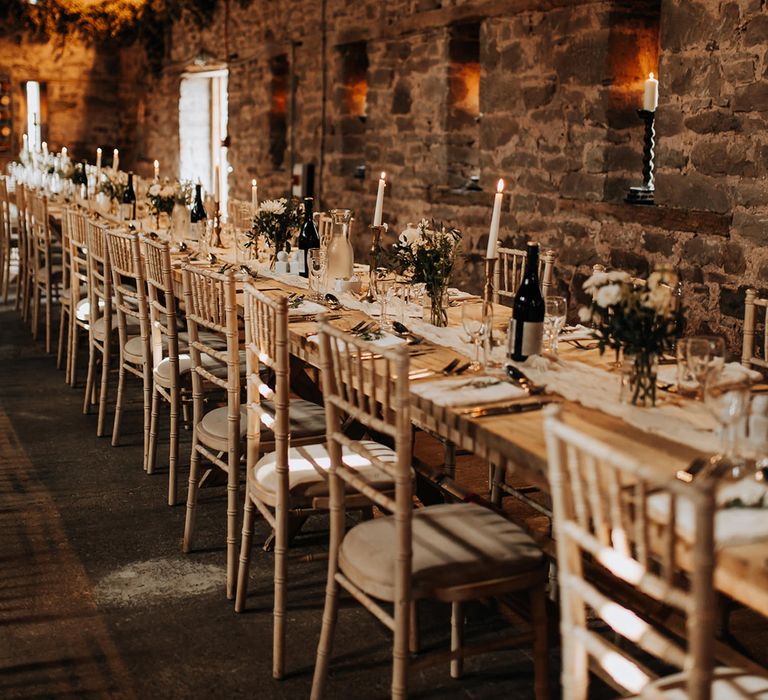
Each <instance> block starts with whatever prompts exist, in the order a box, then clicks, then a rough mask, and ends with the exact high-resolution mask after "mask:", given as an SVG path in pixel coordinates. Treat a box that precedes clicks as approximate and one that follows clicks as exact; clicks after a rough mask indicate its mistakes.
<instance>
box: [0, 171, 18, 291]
mask: <svg viewBox="0 0 768 700" xmlns="http://www.w3.org/2000/svg"><path fill="white" fill-rule="evenodd" d="M12 240H13V226H12V224H11V199H10V192H9V188H8V177H7V176H6V175H0V293H2V296H3V303H8V288H9V286H10V281H11V250H12V248H13V245H12ZM17 280H18V277H17ZM18 291H19V288H18V284H17V287H16V292H17V296H18Z"/></svg>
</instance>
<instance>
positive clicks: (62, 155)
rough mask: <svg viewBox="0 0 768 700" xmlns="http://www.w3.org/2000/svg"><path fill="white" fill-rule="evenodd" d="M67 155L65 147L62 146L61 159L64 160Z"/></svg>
mask: <svg viewBox="0 0 768 700" xmlns="http://www.w3.org/2000/svg"><path fill="white" fill-rule="evenodd" d="M66 157H67V147H66V146H62V147H61V159H62V160H64V159H65V158H66Z"/></svg>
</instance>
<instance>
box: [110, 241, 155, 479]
mask: <svg viewBox="0 0 768 700" xmlns="http://www.w3.org/2000/svg"><path fill="white" fill-rule="evenodd" d="M105 236H106V242H107V251H108V253H109V268H110V271H111V273H112V291H113V294H114V298H113V312H114V313H115V315H116V317H117V333H118V348H119V350H118V353H119V356H118V357H119V359H118V381H117V399H116V401H115V417H114V422H113V424H112V446H113V447H117V446H118V445H119V444H120V427H121V422H122V417H123V402H124V400H125V378H126V375H128V374H132V375H133V376H134V377H137V378H138V379H140V380H141V382H142V389H143V401H144V460H143V468H144V470H146V468H147V451H148V447H149V424H150V407H151V404H152V363H151V359H150V345H149V311H148V307H147V287H146V283H145V281H144V263H143V260H142V257H141V246H140V243H139V234H138V233H136V232H135V231H129V232H125V231H118V230H107V231H105Z"/></svg>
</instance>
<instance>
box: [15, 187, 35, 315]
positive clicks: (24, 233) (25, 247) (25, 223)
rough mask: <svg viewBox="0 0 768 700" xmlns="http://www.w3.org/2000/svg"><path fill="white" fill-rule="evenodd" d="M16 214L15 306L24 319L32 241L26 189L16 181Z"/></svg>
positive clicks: (30, 271) (30, 280) (29, 290)
mask: <svg viewBox="0 0 768 700" xmlns="http://www.w3.org/2000/svg"><path fill="white" fill-rule="evenodd" d="M14 201H15V203H16V216H17V219H18V223H17V226H18V232H19V279H20V280H21V293H20V294H19V298H18V303H17V308H19V307H21V312H22V318H23V319H24V320H25V321H26V320H27V318H28V316H29V303H30V300H31V286H32V241H31V239H30V234H29V212H28V209H27V189H26V186H25V185H24V183H22V182H17V183H16V187H15V189H14Z"/></svg>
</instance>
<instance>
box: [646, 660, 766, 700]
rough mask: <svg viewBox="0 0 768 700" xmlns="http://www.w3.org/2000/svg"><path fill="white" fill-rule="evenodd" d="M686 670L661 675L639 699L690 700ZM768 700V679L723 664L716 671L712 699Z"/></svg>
mask: <svg viewBox="0 0 768 700" xmlns="http://www.w3.org/2000/svg"><path fill="white" fill-rule="evenodd" d="M686 678H687V676H686V673H685V672H684V671H683V672H682V673H675V674H673V675H671V676H665V677H664V678H659V679H657V680H655V681H654V682H653V683H649V684H648V685H647V686H646V687H645V688H643V690H642V692H641V693H640V695H638V696H637V698H659V697H663V698H665V699H667V700H687V698H688V693H687V691H686V687H685V682H686ZM745 698H749V699H750V700H768V678H765V677H763V676H758V675H754V674H751V673H749V672H747V671H742V670H741V669H738V668H726V667H725V666H719V667H717V668H716V669H715V671H714V678H713V683H712V700H744V699H745Z"/></svg>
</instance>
